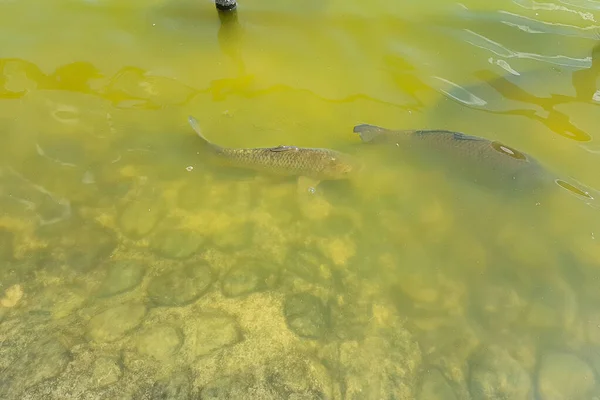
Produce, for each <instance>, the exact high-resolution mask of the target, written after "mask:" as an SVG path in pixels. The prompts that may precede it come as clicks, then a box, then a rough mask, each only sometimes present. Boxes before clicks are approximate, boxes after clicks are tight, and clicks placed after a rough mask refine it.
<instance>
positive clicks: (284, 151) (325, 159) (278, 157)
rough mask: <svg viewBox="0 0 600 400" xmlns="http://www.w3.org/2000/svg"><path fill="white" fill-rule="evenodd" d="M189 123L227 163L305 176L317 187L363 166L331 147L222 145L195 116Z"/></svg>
mask: <svg viewBox="0 0 600 400" xmlns="http://www.w3.org/2000/svg"><path fill="white" fill-rule="evenodd" d="M189 123H190V125H191V126H192V128H193V129H194V131H195V132H196V134H197V135H198V136H199V137H200V139H202V141H203V142H204V144H205V145H206V146H207V147H208V149H209V150H210V152H211V153H212V155H213V156H215V157H216V158H217V159H218V160H219V161H220V163H222V164H224V165H227V166H231V167H237V168H246V169H251V170H254V171H259V172H265V173H269V174H274V175H283V176H297V177H302V178H304V180H305V181H309V182H310V183H311V184H312V186H313V188H314V186H316V185H317V184H318V183H319V182H320V181H324V180H338V179H347V178H350V176H351V175H352V174H353V173H354V172H356V171H357V170H358V169H360V164H359V163H358V162H357V160H356V159H355V158H353V157H352V156H350V155H348V154H345V153H341V152H338V151H335V150H331V149H322V148H308V147H297V146H283V145H281V146H277V147H263V148H228V147H221V146H219V145H216V144H214V143H212V142H210V141H209V140H208V139H206V138H205V137H204V135H203V134H202V131H201V129H200V126H199V124H198V121H197V120H196V119H195V118H194V117H191V116H190V117H189Z"/></svg>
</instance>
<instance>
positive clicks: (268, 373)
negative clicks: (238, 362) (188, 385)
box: [200, 354, 333, 400]
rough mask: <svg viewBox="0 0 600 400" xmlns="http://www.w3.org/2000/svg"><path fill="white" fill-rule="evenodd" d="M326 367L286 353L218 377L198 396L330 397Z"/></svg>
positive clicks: (218, 399)
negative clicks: (266, 362)
mask: <svg viewBox="0 0 600 400" xmlns="http://www.w3.org/2000/svg"><path fill="white" fill-rule="evenodd" d="M332 392H333V390H332V382H331V378H330V376H329V374H328V371H327V369H326V368H325V367H324V366H323V365H322V364H320V363H318V362H315V361H313V360H311V359H310V358H309V357H306V356H298V355H296V354H288V355H285V356H283V357H276V358H274V359H271V360H269V363H268V365H257V366H256V368H252V370H250V371H243V372H241V373H238V374H235V375H225V376H222V377H220V378H217V379H215V380H213V381H211V382H209V383H208V384H207V385H205V386H204V387H202V389H201V390H200V399H201V400H227V399H246V398H256V399H261V400H279V399H290V400H301V399H306V400H309V399H310V400H315V399H319V400H325V399H332V398H333V396H332Z"/></svg>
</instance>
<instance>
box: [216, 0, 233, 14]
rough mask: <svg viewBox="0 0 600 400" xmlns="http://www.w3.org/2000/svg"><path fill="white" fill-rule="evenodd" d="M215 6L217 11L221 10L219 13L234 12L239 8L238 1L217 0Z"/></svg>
mask: <svg viewBox="0 0 600 400" xmlns="http://www.w3.org/2000/svg"><path fill="white" fill-rule="evenodd" d="M215 4H216V5H217V10H219V12H223V11H232V10H235V8H236V7H237V1H236V0H215Z"/></svg>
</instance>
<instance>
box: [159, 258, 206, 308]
mask: <svg viewBox="0 0 600 400" xmlns="http://www.w3.org/2000/svg"><path fill="white" fill-rule="evenodd" d="M212 281H213V274H212V271H211V269H210V267H209V266H208V265H207V264H203V263H192V264H187V265H183V266H181V267H178V268H177V269H174V270H169V271H166V272H164V273H162V274H161V275H158V276H156V277H155V278H154V279H153V280H152V281H151V282H150V285H149V286H148V296H149V297H150V300H152V302H153V303H154V304H156V305H158V306H168V307H177V306H183V305H186V304H190V303H192V302H194V301H195V300H197V299H198V298H199V297H200V296H202V295H203V294H204V293H206V291H207V290H208V288H209V287H210V285H211V284H212Z"/></svg>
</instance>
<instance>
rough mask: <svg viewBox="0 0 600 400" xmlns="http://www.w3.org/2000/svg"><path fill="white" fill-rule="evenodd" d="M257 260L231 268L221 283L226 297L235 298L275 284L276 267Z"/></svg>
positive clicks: (276, 276)
mask: <svg viewBox="0 0 600 400" xmlns="http://www.w3.org/2000/svg"><path fill="white" fill-rule="evenodd" d="M265 263H268V262H266V261H265V262H260V261H258V260H252V261H248V262H247V263H244V264H241V265H236V266H234V267H232V268H231V269H230V270H229V271H228V272H227V274H226V275H225V277H224V278H223V282H222V283H221V290H222V291H223V294H224V295H225V296H227V297H236V296H242V295H245V294H249V293H252V292H256V291H259V290H264V289H267V288H270V287H273V286H274V285H275V283H276V282H277V278H278V274H277V270H276V268H277V267H276V266H272V265H267V264H265Z"/></svg>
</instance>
